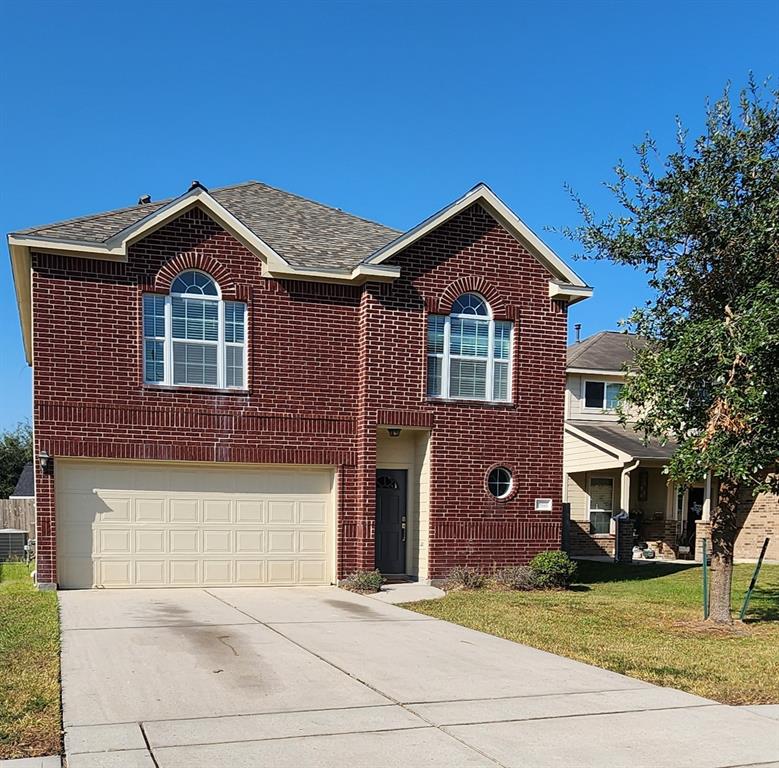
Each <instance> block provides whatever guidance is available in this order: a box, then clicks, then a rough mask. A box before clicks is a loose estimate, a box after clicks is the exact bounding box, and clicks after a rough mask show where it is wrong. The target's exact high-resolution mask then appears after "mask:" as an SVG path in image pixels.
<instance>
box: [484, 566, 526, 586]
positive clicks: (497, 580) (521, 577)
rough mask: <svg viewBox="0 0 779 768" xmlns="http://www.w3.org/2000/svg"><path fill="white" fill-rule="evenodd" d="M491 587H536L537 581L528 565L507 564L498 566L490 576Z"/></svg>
mask: <svg viewBox="0 0 779 768" xmlns="http://www.w3.org/2000/svg"><path fill="white" fill-rule="evenodd" d="M490 586H491V587H492V588H493V589H520V590H525V591H527V590H530V589H537V587H538V582H537V580H536V575H535V573H534V572H533V569H532V568H531V567H530V566H529V565H507V566H506V567H505V568H498V569H497V570H496V571H495V573H493V574H492V577H491V578H490Z"/></svg>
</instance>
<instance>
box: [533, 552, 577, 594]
mask: <svg viewBox="0 0 779 768" xmlns="http://www.w3.org/2000/svg"><path fill="white" fill-rule="evenodd" d="M530 569H531V570H532V572H533V575H534V576H535V580H536V583H537V584H538V586H539V587H544V588H547V589H550V588H565V587H567V586H568V585H569V584H570V583H571V580H572V579H573V577H574V574H575V573H576V563H574V562H573V560H571V558H570V557H568V555H567V554H566V553H565V552H557V551H550V552H541V553H540V554H538V555H536V556H535V557H534V558H533V559H532V560H531V561H530Z"/></svg>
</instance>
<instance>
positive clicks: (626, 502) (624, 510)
mask: <svg viewBox="0 0 779 768" xmlns="http://www.w3.org/2000/svg"><path fill="white" fill-rule="evenodd" d="M640 463H641V460H640V459H636V460H635V461H634V462H633V463H632V464H626V465H625V466H624V467H623V468H622V474H621V475H620V478H619V481H620V483H619V506H620V510H619V514H618V515H617V516H616V517H615V518H614V562H615V563H617V562H619V546H620V541H619V521H620V520H624V519H625V518H627V517H630V478H629V477H628V476H629V475H630V473H631V472H632V471H633V470H634V469H635V468H636V467H638V465H639V464H640ZM626 484H627V489H626V488H625V485H626ZM626 490H627V492H626ZM626 496H627V498H625V497H626Z"/></svg>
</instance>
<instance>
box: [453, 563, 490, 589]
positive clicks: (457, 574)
mask: <svg viewBox="0 0 779 768" xmlns="http://www.w3.org/2000/svg"><path fill="white" fill-rule="evenodd" d="M486 583H487V574H486V573H484V572H483V571H480V570H479V569H478V568H472V567H471V566H468V565H458V566H456V567H455V568H453V569H452V570H451V572H450V573H449V575H448V576H447V577H446V580H445V581H444V583H443V588H444V590H445V591H447V592H456V591H458V590H460V589H481V588H482V587H483V586H484V585H485V584H486Z"/></svg>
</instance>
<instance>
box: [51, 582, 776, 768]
mask: <svg viewBox="0 0 779 768" xmlns="http://www.w3.org/2000/svg"><path fill="white" fill-rule="evenodd" d="M60 602H61V609H62V629H63V634H62V639H63V645H62V679H63V707H64V710H63V719H64V725H65V731H66V735H65V747H66V752H67V757H68V761H69V762H68V765H69V768H90V767H93V766H99V767H100V768H137V767H139V766H143V767H144V768H154V766H155V765H156V766H157V768H184V767H185V766H186V768H197V767H198V766H215V765H217V766H218V765H229V766H231V768H254V767H256V768H259V767H260V766H273V768H303V767H305V766H316V767H317V768H343V767H344V766H349V768H361V767H363V766H364V767H365V768H401V766H402V768H409V766H413V767H414V768H417V767H424V766H426V767H428V768H437V767H439V766H440V767H442V768H443V766H446V768H459V767H460V766H472V767H473V768H482V767H483V768H487V767H489V768H495V766H503V767H504V768H509V767H511V768H513V767H515V766H516V767H517V768H519V767H520V766H521V768H532V767H543V766H550V767H551V766H554V768H560V766H565V767H566V768H569V767H571V768H573V767H581V768H586V767H587V766H598V768H601V766H604V765H608V766H610V767H619V766H626V767H627V766H630V768H639V767H640V766H651V768H657V766H664V768H674V767H679V768H682V767H685V766H689V767H690V768H724V767H725V766H728V767H733V766H746V765H758V764H760V765H763V766H765V765H770V764H772V763H773V764H776V765H779V729H777V727H776V721H774V720H772V719H770V718H768V717H765V716H763V715H758V714H755V713H753V712H751V711H749V710H747V709H745V708H735V707H727V706H722V705H719V704H716V703H714V702H711V701H708V700H706V699H701V698H698V697H696V696H691V695H689V694H685V693H682V692H680V691H676V690H672V689H664V688H658V687H655V686H652V685H648V684H646V683H642V682H641V681H638V680H633V679H631V678H627V677H622V676H621V675H617V674H614V673H612V672H607V671H605V670H602V669H598V668H596V667H591V666H588V665H585V664H580V663H578V662H574V661H571V660H568V659H564V658H561V657H558V656H554V655H552V654H548V653H544V652H542V651H538V650H535V649H532V648H528V647H526V646H523V645H519V644H516V643H512V642H509V641H507V640H502V639H500V638H497V637H493V636H491V635H486V634H482V633H479V632H475V631H472V630H469V629H465V628H463V627H459V626H456V625H454V624H448V623H446V622H442V621H438V620H436V619H431V618H429V617H426V616H422V615H419V614H415V613H411V612H409V611H406V610H404V609H403V608H400V607H397V606H395V605H390V604H386V603H384V602H382V601H380V600H378V599H375V598H369V597H361V596H359V595H354V594H350V593H348V592H345V591H343V590H338V589H334V588H318V589H302V588H301V589H270V588H265V589H248V588H245V589H208V590H196V589H193V590H188V589H181V590H116V591H103V590H100V591H82V592H62V593H60Z"/></svg>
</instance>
